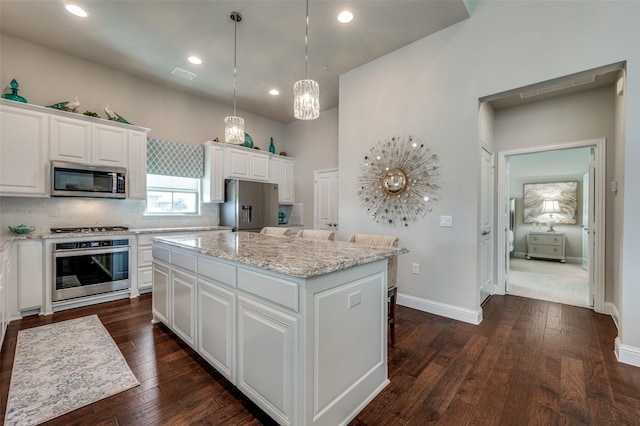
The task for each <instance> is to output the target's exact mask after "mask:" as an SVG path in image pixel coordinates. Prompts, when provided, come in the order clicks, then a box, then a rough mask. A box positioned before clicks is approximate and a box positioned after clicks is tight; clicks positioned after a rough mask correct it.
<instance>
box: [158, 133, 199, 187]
mask: <svg viewBox="0 0 640 426" xmlns="http://www.w3.org/2000/svg"><path fill="white" fill-rule="evenodd" d="M147 173H149V174H152V175H163V176H179V177H190V178H201V177H202V176H203V175H204V151H203V149H202V146H200V145H198V146H196V145H191V144H187V143H182V142H174V141H167V140H162V139H156V138H147Z"/></svg>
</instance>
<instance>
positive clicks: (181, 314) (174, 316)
mask: <svg viewBox="0 0 640 426" xmlns="http://www.w3.org/2000/svg"><path fill="white" fill-rule="evenodd" d="M189 256H191V257H192V258H193V262H194V264H195V258H196V257H195V256H194V255H189ZM173 257H174V256H173V254H172V258H173ZM170 282H171V284H170V290H169V291H170V292H171V296H170V304H171V317H170V318H171V319H170V322H171V330H173V332H174V333H176V335H178V336H179V337H180V338H181V339H182V340H183V341H184V342H185V343H187V344H188V345H189V346H191V347H192V348H194V349H195V337H196V324H195V314H196V309H195V303H196V276H195V275H194V274H192V273H190V272H188V271H185V270H182V269H179V268H176V267H172V268H171V278H170Z"/></svg>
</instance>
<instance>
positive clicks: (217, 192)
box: [202, 141, 224, 203]
mask: <svg viewBox="0 0 640 426" xmlns="http://www.w3.org/2000/svg"><path fill="white" fill-rule="evenodd" d="M202 202H203V203H223V202H224V150H223V149H222V147H221V146H220V144H217V143H216V142H213V141H207V142H205V143H204V177H203V179H202Z"/></svg>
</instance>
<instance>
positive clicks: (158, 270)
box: [152, 260, 171, 327]
mask: <svg viewBox="0 0 640 426" xmlns="http://www.w3.org/2000/svg"><path fill="white" fill-rule="evenodd" d="M170 277H171V269H170V267H169V265H168V264H166V263H164V262H160V261H158V260H154V261H153V299H152V311H153V312H152V313H153V318H154V321H155V320H159V321H161V322H162V323H163V324H164V325H166V326H167V327H170V326H171V323H170V322H169V320H170V318H169V312H170V311H169V291H170Z"/></svg>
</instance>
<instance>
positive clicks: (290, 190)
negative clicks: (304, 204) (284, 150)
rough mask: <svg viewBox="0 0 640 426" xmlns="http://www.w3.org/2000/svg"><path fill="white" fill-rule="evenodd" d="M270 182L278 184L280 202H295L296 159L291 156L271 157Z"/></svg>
mask: <svg viewBox="0 0 640 426" xmlns="http://www.w3.org/2000/svg"><path fill="white" fill-rule="evenodd" d="M270 168H271V170H270V173H271V176H270V179H269V182H271V183H277V184H278V203H279V204H293V203H294V197H293V194H294V176H295V161H294V160H293V159H291V158H287V157H281V156H279V155H274V156H272V157H271V164H270Z"/></svg>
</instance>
